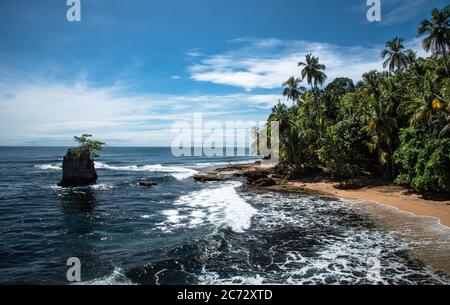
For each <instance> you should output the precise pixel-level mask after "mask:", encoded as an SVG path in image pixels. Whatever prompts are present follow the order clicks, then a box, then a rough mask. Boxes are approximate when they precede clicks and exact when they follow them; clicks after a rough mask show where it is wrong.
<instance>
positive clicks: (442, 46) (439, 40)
mask: <svg viewBox="0 0 450 305" xmlns="http://www.w3.org/2000/svg"><path fill="white" fill-rule="evenodd" d="M449 19H450V5H447V6H446V7H444V8H443V9H442V10H440V9H437V8H435V9H433V11H432V12H431V20H428V19H425V20H423V21H422V22H421V23H420V25H419V29H418V30H417V36H423V35H426V37H425V38H424V39H423V48H424V49H425V51H427V52H428V51H430V50H431V52H432V53H433V54H442V55H443V57H444V64H445V68H446V70H447V75H448V76H450V70H449V67H448V60H447V53H448V50H449V49H450V21H449Z"/></svg>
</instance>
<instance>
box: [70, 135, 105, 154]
mask: <svg viewBox="0 0 450 305" xmlns="http://www.w3.org/2000/svg"><path fill="white" fill-rule="evenodd" d="M91 138H92V135H91V134H83V135H82V136H80V137H77V136H75V137H74V140H75V142H77V143H78V144H79V146H78V147H77V148H76V150H77V152H78V153H79V154H89V155H90V156H91V158H92V159H94V158H96V157H98V155H97V152H99V151H101V150H102V148H103V146H104V145H105V143H103V142H100V141H94V140H91Z"/></svg>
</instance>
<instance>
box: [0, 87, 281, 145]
mask: <svg viewBox="0 0 450 305" xmlns="http://www.w3.org/2000/svg"><path fill="white" fill-rule="evenodd" d="M0 92H1V94H0V107H1V109H2V111H1V112H0V145H12V144H15V145H23V144H33V143H39V144H52V145H53V144H58V145H59V144H65V145H67V144H70V141H71V139H72V136H73V135H76V134H81V133H84V132H90V133H94V134H95V136H96V137H98V138H100V139H102V140H105V141H106V142H107V143H108V144H109V145H122V144H125V145H145V146H149V145H152V146H154V145H169V144H170V142H171V133H170V129H171V126H172V124H173V123H174V122H176V121H178V120H183V121H188V122H191V121H192V120H193V118H194V114H195V113H196V112H201V113H202V114H203V115H204V118H205V120H217V121H225V120H262V119H264V118H265V116H266V114H267V111H268V109H269V107H270V106H272V105H273V104H274V103H275V102H276V101H277V98H279V97H278V96H277V95H271V94H267V95H248V94H229V95H199V94H195V95H194V94H192V95H190V94H187V95H155V94H143V93H141V94H139V93H133V91H132V90H130V89H129V88H127V87H125V86H123V85H113V86H110V87H98V86H95V85H92V84H90V83H88V82H86V81H84V80H79V81H76V82H74V83H73V84H65V83H62V82H55V81H49V82H35V83H22V84H11V83H7V82H0ZM173 136H175V135H173Z"/></svg>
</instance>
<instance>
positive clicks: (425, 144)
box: [394, 126, 450, 192]
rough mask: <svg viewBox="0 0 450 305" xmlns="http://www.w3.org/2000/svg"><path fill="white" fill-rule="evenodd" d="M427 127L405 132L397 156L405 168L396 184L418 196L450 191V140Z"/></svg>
mask: <svg viewBox="0 0 450 305" xmlns="http://www.w3.org/2000/svg"><path fill="white" fill-rule="evenodd" d="M438 133H439V132H438V131H436V130H427V129H426V128H425V127H423V126H422V127H420V128H413V127H410V128H406V129H404V130H402V131H401V135H400V139H401V144H400V147H399V148H398V150H397V151H396V152H395V154H394V160H395V162H396V164H398V165H399V166H400V167H401V171H400V174H399V175H398V177H397V179H396V180H395V182H396V183H398V184H402V185H408V186H411V187H412V188H414V189H415V190H416V191H418V192H442V191H447V192H448V191H450V139H443V138H439V135H438Z"/></svg>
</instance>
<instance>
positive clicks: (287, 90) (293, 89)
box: [283, 76, 306, 104]
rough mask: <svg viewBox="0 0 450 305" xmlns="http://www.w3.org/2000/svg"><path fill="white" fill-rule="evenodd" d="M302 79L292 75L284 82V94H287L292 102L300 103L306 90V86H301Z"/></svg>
mask: <svg viewBox="0 0 450 305" xmlns="http://www.w3.org/2000/svg"><path fill="white" fill-rule="evenodd" d="M300 83H301V80H300V79H298V78H295V77H294V76H292V77H291V78H289V79H288V80H287V81H286V82H284V83H283V96H286V97H287V99H288V100H292V103H295V102H297V104H299V103H300V97H301V95H302V94H303V93H304V92H305V91H306V88H305V87H302V86H300Z"/></svg>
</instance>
